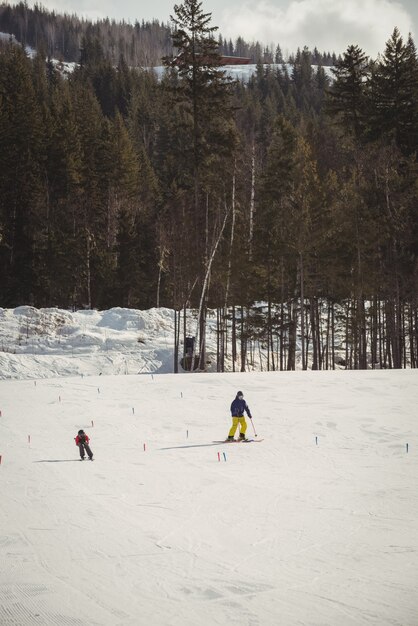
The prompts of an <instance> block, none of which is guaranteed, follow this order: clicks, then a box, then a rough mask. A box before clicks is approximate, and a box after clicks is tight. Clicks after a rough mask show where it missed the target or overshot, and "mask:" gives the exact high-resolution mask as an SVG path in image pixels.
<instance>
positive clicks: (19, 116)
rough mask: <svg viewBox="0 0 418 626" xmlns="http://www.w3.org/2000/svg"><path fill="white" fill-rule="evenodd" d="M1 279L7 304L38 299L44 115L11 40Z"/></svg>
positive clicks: (5, 69)
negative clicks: (38, 251)
mask: <svg viewBox="0 0 418 626" xmlns="http://www.w3.org/2000/svg"><path fill="white" fill-rule="evenodd" d="M0 93H1V100H0V171H1V176H0V230H1V233H2V237H1V241H0V260H1V263H0V266H1V268H0V284H1V285H2V286H3V293H4V304H6V305H8V306H17V305H19V304H22V303H24V302H26V303H34V302H35V292H36V274H35V268H36V258H37V248H36V247H37V241H38V236H39V234H40V231H41V225H40V221H41V213H42V210H43V207H44V205H45V196H46V194H45V180H44V176H43V173H44V171H43V167H44V160H45V153H44V136H43V128H42V115H41V111H40V108H39V103H38V101H37V98H36V94H35V89H34V85H33V78H32V73H31V64H30V61H29V59H28V58H27V57H26V56H25V54H24V52H23V50H22V49H21V48H20V47H18V46H16V45H13V44H11V45H9V46H8V47H7V48H6V51H5V53H3V54H0Z"/></svg>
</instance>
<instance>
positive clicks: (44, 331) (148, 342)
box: [0, 306, 174, 379]
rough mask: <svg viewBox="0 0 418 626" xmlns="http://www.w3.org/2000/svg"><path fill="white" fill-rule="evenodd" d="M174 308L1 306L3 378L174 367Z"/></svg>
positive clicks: (0, 375) (137, 371)
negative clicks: (78, 308)
mask: <svg viewBox="0 0 418 626" xmlns="http://www.w3.org/2000/svg"><path fill="white" fill-rule="evenodd" d="M173 327H174V323H173V312H172V311H170V310H169V309H163V308H160V309H150V310H149V311H139V310H134V309H122V308H114V309H110V310H109V311H76V312H74V313H72V312H70V311H65V310H62V309H35V308H33V307H29V306H22V307H18V308H16V309H1V308H0V379H1V378H50V377H51V376H74V375H94V374H98V375H99V374H143V373H147V372H158V373H165V372H172V371H173V332H174V330H173Z"/></svg>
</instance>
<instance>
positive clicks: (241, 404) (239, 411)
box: [231, 396, 252, 418]
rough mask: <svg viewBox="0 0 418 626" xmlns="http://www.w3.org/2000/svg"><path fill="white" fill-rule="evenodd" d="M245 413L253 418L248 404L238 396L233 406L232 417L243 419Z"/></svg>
mask: <svg viewBox="0 0 418 626" xmlns="http://www.w3.org/2000/svg"><path fill="white" fill-rule="evenodd" d="M244 411H245V412H246V413H247V415H248V417H249V418H251V417H252V416H251V412H250V408H249V406H248V404H247V403H246V402H245V400H244V399H243V398H238V396H237V397H236V398H235V400H234V401H233V403H232V404H231V415H232V417H243V416H244Z"/></svg>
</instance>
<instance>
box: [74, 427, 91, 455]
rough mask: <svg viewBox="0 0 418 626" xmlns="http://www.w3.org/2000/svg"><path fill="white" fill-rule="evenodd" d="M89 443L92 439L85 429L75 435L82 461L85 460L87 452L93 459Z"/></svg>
mask: <svg viewBox="0 0 418 626" xmlns="http://www.w3.org/2000/svg"><path fill="white" fill-rule="evenodd" d="M89 443H90V439H89V437H88V435H86V433H85V432H84V430H79V431H78V435H77V437H75V445H76V446H78V449H79V450H80V457H81V460H82V461H83V460H84V455H85V452H87V455H88V457H89V459H90V461H92V460H93V452H92V451H91V450H90V446H89Z"/></svg>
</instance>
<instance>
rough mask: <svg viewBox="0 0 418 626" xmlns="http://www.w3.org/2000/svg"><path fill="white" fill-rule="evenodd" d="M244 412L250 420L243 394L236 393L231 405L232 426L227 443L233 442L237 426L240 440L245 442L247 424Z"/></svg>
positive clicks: (240, 392)
mask: <svg viewBox="0 0 418 626" xmlns="http://www.w3.org/2000/svg"><path fill="white" fill-rule="evenodd" d="M244 412H245V413H246V414H247V415H248V417H249V418H250V419H252V415H251V411H250V409H249V406H248V404H247V403H246V402H245V400H244V394H243V393H242V391H238V393H237V395H236V397H235V400H234V401H233V402H232V404H231V416H232V426H231V430H230V431H229V434H228V441H234V435H235V432H236V430H237V428H238V424H239V426H240V433H239V436H240V439H244V440H245V432H246V430H247V422H246V421H245V417H244Z"/></svg>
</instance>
